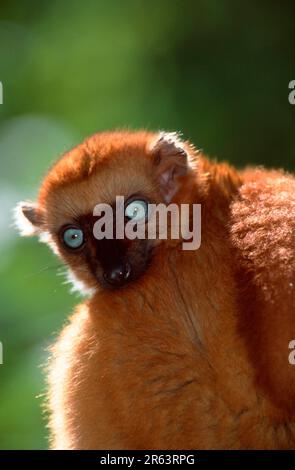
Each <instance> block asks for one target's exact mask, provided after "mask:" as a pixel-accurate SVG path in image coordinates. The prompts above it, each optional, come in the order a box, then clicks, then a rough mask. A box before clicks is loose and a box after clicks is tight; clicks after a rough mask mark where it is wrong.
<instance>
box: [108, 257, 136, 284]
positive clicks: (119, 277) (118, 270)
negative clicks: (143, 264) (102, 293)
mask: <svg viewBox="0 0 295 470" xmlns="http://www.w3.org/2000/svg"><path fill="white" fill-rule="evenodd" d="M130 275H131V266H130V264H129V263H127V262H126V263H123V262H120V263H116V264H115V265H113V266H111V267H109V268H108V269H106V270H105V271H104V274H103V277H104V279H105V281H106V282H107V283H108V284H110V285H111V286H114V287H120V286H122V285H124V284H125V283H126V282H128V280H129V278H130Z"/></svg>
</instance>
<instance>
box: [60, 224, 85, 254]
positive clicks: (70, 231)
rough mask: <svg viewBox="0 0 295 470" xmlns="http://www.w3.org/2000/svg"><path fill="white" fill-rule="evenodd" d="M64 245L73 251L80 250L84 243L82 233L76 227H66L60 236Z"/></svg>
mask: <svg viewBox="0 0 295 470" xmlns="http://www.w3.org/2000/svg"><path fill="white" fill-rule="evenodd" d="M62 239H63V242H64V244H65V245H66V246H67V247H68V248H72V249H73V250H75V249H77V248H80V247H81V246H82V245H83V243H84V233H83V230H81V229H80V228H78V227H68V228H66V229H65V230H64V232H63V234H62Z"/></svg>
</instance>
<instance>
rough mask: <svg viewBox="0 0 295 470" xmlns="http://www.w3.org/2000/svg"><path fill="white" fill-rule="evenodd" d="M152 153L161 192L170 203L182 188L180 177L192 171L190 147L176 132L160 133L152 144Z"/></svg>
mask: <svg viewBox="0 0 295 470" xmlns="http://www.w3.org/2000/svg"><path fill="white" fill-rule="evenodd" d="M151 151H152V154H153V156H154V163H155V165H156V177H157V180H158V182H159V185H160V189H161V192H162V194H163V196H164V199H165V202H166V203H169V202H170V201H171V199H172V198H173V196H174V195H175V194H176V193H177V191H178V189H179V187H180V181H179V177H180V176H183V175H185V174H187V172H188V171H189V170H190V169H191V168H190V164H189V155H188V145H187V144H185V142H182V141H181V140H180V138H179V135H178V134H177V133H176V132H160V133H159V135H158V137H157V138H156V139H155V140H154V141H153V142H152V145H151Z"/></svg>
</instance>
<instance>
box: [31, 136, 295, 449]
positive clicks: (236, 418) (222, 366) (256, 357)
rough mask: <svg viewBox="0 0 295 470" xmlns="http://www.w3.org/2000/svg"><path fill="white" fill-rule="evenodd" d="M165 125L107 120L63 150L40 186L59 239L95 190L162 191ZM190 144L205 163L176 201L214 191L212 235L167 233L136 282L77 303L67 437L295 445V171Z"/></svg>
mask: <svg viewBox="0 0 295 470" xmlns="http://www.w3.org/2000/svg"><path fill="white" fill-rule="evenodd" d="M155 138H156V135H155V134H150V133H146V132H138V133H136V132H135V133H132V132H115V133H103V134H97V135H95V136H93V137H92V138H90V139H89V140H87V141H86V142H85V143H83V144H82V145H81V146H79V147H77V148H76V149H74V150H72V151H71V152H69V153H68V154H67V155H66V156H64V157H63V158H62V159H61V160H59V162H58V163H57V164H56V165H55V166H54V167H53V169H52V170H51V171H50V172H49V174H48V176H47V177H46V179H45V181H44V182H43V185H42V187H41V191H40V195H39V200H38V214H39V217H40V220H41V221H42V222H40V223H42V230H46V231H49V232H50V235H51V238H52V239H53V242H54V243H55V244H58V241H57V235H56V233H57V229H58V227H59V226H60V224H61V223H63V220H64V219H66V217H67V216H68V215H69V214H71V212H72V211H74V212H75V211H76V212H78V211H79V210H81V211H85V212H87V211H88V209H89V208H90V207H92V204H93V202H94V200H95V199H98V201H96V202H100V201H101V200H103V202H108V201H111V199H112V198H113V197H114V195H116V194H125V193H126V192H128V193H130V192H131V193H132V191H136V190H138V189H139V190H142V191H143V192H144V193H145V194H148V195H149V196H150V197H152V199H153V200H155V201H161V194H160V192H159V188H158V187H157V184H156V180H155V178H154V174H153V171H154V170H153V166H152V164H151V156H150V151H149V145H150V144H151V142H152V141H153V140H154V139H155ZM186 148H187V149H188V152H189V153H190V154H191V156H192V157H193V158H194V160H195V162H196V166H195V169H194V170H193V171H192V172H189V173H188V174H187V175H186V176H185V175H184V176H180V177H179V182H180V187H179V191H178V192H177V194H176V195H175V197H174V199H173V202H176V203H181V202H189V203H201V204H202V243H201V247H200V249H199V250H197V251H183V250H182V249H181V245H180V243H177V242H175V241H171V240H170V241H169V240H168V241H163V242H162V243H161V244H159V245H158V246H156V248H155V252H154V257H153V260H152V263H151V266H150V267H149V268H148V269H147V271H146V272H145V273H144V274H143V275H142V276H141V277H140V278H139V279H137V280H136V281H135V282H134V283H130V284H129V285H127V286H126V287H124V288H122V289H119V290H116V291H107V290H99V291H97V292H96V293H95V294H94V295H93V296H92V297H91V298H90V299H89V300H87V301H86V302H85V303H84V304H82V305H81V306H79V307H78V308H77V309H76V312H75V313H74V314H73V315H72V317H71V318H70V320H69V324H68V326H66V327H65V328H64V330H63V331H62V333H61V335H60V337H59V338H58V340H57V342H56V344H55V345H54V347H53V358H52V360H51V363H50V373H49V393H48V394H49V411H50V415H51V417H50V429H51V434H52V447H53V448H59V449H60V448H63V449H103V448H106V449H116V448H118V449H131V448H132V449H161V448H165V449H189V448H195V449H216V448H220V449H233V448H236V449H241V448H263V449H274V448H278V449H285V448H295V413H294V411H295V366H292V365H290V364H289V362H288V355H289V352H290V351H289V349H288V345H289V342H290V341H291V340H292V339H295V318H294V314H295V312H294V305H295V287H294V284H295V278H294V277H295V276H294V272H295V259H294V258H295V255H294V246H295V206H294V205H295V180H294V178H293V177H292V176H291V175H287V174H284V173H283V172H269V171H266V170H263V169H261V170H255V169H253V170H248V171H246V172H241V173H238V172H237V171H236V170H235V169H233V168H232V167H230V166H229V165H227V164H217V163H214V162H210V161H209V160H207V159H206V158H205V157H204V156H203V155H199V154H198V155H197V154H196V152H195V151H194V150H193V149H191V148H190V147H189V146H188V145H187V147H186ZM94 193H95V194H94ZM80 205H81V207H80ZM73 206H74V209H73ZM58 251H59V253H60V255H61V256H62V257H63V258H64V259H65V261H66V262H67V263H68V264H69V265H70V266H71V268H72V269H73V270H74V271H75V270H77V273H78V275H79V277H80V278H81V279H83V280H84V281H85V283H86V284H88V285H89V286H90V287H91V286H92V285H93V280H91V279H90V277H89V274H88V273H87V270H85V269H82V268H81V266H80V264H81V263H80V261H79V259H78V260H77V261H76V262H75V261H74V260H73V258H72V257H70V256H68V255H67V254H66V253H64V252H63V251H62V249H61V248H58Z"/></svg>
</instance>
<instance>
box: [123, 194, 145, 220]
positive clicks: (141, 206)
mask: <svg viewBox="0 0 295 470" xmlns="http://www.w3.org/2000/svg"><path fill="white" fill-rule="evenodd" d="M147 215H148V203H147V202H145V201H143V200H141V199H139V200H136V201H132V202H130V203H129V204H128V205H127V206H126V207H125V217H127V218H128V219H130V220H133V221H134V222H136V221H138V220H142V219H145V218H146V217H147Z"/></svg>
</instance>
